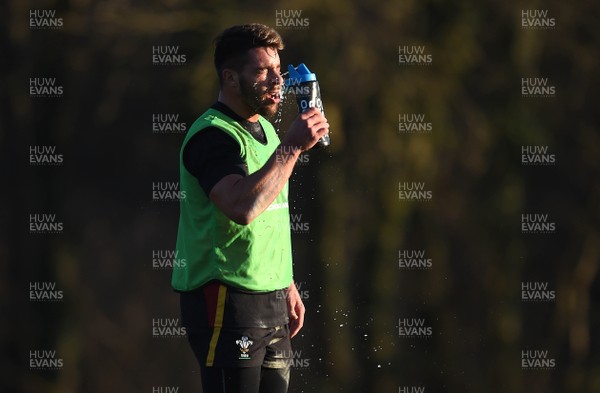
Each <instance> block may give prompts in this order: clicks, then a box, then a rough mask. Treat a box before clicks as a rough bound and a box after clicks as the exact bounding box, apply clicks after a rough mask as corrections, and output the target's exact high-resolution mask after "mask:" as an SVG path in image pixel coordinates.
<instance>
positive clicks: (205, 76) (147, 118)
mask: <svg viewBox="0 0 600 393" xmlns="http://www.w3.org/2000/svg"><path fill="white" fill-rule="evenodd" d="M0 9H1V12H0V18H2V24H1V27H0V29H1V31H2V35H1V37H2V38H1V39H2V49H3V50H2V57H3V61H2V64H1V65H0V66H1V67H2V89H1V91H0V97H1V99H2V108H1V109H0V116H1V117H0V121H1V127H2V133H1V134H0V138H1V139H0V141H1V143H0V146H1V148H2V158H3V160H4V163H3V165H2V168H1V169H0V171H1V172H2V178H3V179H5V180H3V185H4V187H5V191H4V192H3V203H2V205H1V211H2V227H1V231H2V240H1V241H0V257H1V258H2V262H3V263H2V265H1V269H2V270H1V272H2V274H1V275H0V280H1V281H0V282H1V285H0V294H1V295H2V311H3V315H4V322H3V323H2V328H1V330H0V336H1V339H2V341H1V342H2V353H3V356H2V370H3V372H2V374H3V377H2V379H3V381H2V391H3V392H36V393H40V392H89V393H93V392H108V391H110V392H150V391H152V388H153V387H156V386H178V387H181V389H180V390H179V391H180V392H192V391H200V383H199V374H198V370H197V367H196V362H195V359H194V358H193V356H192V353H191V351H190V350H189V349H188V346H187V342H186V340H185V339H168V338H154V337H152V334H151V326H152V320H153V319H156V318H177V317H178V316H179V308H178V298H177V296H176V294H175V293H173V292H172V291H171V290H170V285H169V280H170V272H169V271H156V270H154V269H152V267H151V261H152V251H153V250H156V249H169V248H171V249H172V248H173V246H174V241H175V236H176V226H177V219H178V208H177V205H176V204H175V203H171V204H169V203H157V202H153V201H152V197H151V191H152V183H153V182H159V181H177V179H178V162H177V158H178V151H179V147H180V143H181V141H182V139H183V134H171V135H161V134H153V133H152V130H151V128H152V115H153V114H156V113H177V114H179V115H180V118H181V119H183V121H185V122H186V123H187V124H188V125H189V124H191V123H192V122H193V120H194V119H195V118H196V117H197V116H198V115H199V114H200V113H202V112H203V111H204V110H205V108H206V107H207V106H209V105H210V104H211V103H213V102H214V101H215V99H216V94H217V90H218V86H217V78H216V76H215V73H214V71H213V66H212V48H213V47H212V39H213V38H214V36H215V35H216V34H218V33H219V32H220V31H222V30H223V29H224V28H225V27H228V26H230V25H233V24H238V23H247V22H250V21H258V22H262V23H265V24H268V25H271V26H274V27H275V25H276V11H277V10H300V11H301V12H302V17H305V18H309V23H310V24H309V26H308V27H307V28H304V29H291V28H281V29H280V33H281V34H282V36H283V37H284V39H285V41H286V44H287V48H286V50H285V51H284V52H283V53H282V64H283V65H287V64H290V63H293V64H297V63H299V62H306V64H307V65H308V66H309V67H310V68H311V69H312V70H314V71H315V72H316V73H317V75H318V78H319V81H320V84H321V90H322V94H323V99H324V106H325V111H326V114H327V117H328V119H329V120H330V123H331V129H332V133H331V138H332V146H331V148H330V149H329V150H327V151H315V152H310V153H309V156H310V163H309V164H308V165H305V166H302V167H298V169H297V170H296V175H295V177H294V179H293V181H292V193H293V194H292V195H293V196H292V198H293V200H294V208H293V213H294V214H302V217H303V219H304V220H307V221H308V222H309V223H310V231H309V233H308V234H296V235H294V249H295V251H294V252H295V258H296V280H297V281H299V282H301V283H302V285H303V288H302V289H303V290H306V291H308V292H307V293H309V298H308V299H306V305H307V309H308V311H307V320H306V326H305V328H304V331H303V334H302V336H301V337H299V338H297V339H295V340H294V343H295V348H296V349H297V350H301V351H302V357H304V358H305V359H308V360H309V363H310V367H309V368H307V369H298V370H296V371H295V372H294V375H293V377H292V378H293V382H292V388H291V389H290V391H291V392H300V391H314V392H332V391H347V392H396V391H398V387H399V386H425V387H426V388H427V391H434V392H442V391H443V392H507V391H510V392H544V393H548V392H557V393H558V392H567V393H571V392H597V391H600V365H599V357H598V356H599V355H598V353H599V349H600V347H599V344H598V343H599V339H600V337H599V336H598V331H599V328H600V326H599V325H600V321H599V318H598V314H597V310H598V302H599V293H600V288H599V286H598V280H597V270H598V263H599V258H600V234H599V229H600V225H599V218H600V215H599V213H600V212H599V206H600V195H599V193H600V188H599V182H598V180H599V179H600V177H599V173H600V160H599V159H598V157H600V134H599V133H598V111H597V105H598V102H600V97H599V90H600V80H599V78H600V77H599V74H598V59H599V58H598V53H599V49H600V48H599V47H600V36H599V34H598V29H597V24H598V17H599V15H600V4H599V3H597V2H585V1H584V2H577V3H568V2H559V1H556V0H551V1H548V2H535V1H533V2H527V3H519V2H476V1H469V0H461V1H458V2H442V1H438V0H430V1H423V2H417V1H402V2H388V3H383V4H377V5H374V4H372V3H371V2H368V1H362V0H361V1H357V2H352V3H345V2H340V1H334V0H323V1H318V2H317V1H312V0H310V1H309V0H301V1H296V2H288V1H277V2H267V1H253V2H245V3H240V2H232V1H220V2H217V1H203V2H194V1H191V0H169V1H151V2H147V1H131V0H129V1H117V0H106V1H102V2H91V1H87V0H77V1H58V0H45V1H40V2H31V1H29V2H26V1H17V0H9V1H6V2H4V3H3V4H2V5H1V6H0ZM31 9H55V10H56V12H57V14H58V16H61V17H63V18H64V27H63V28H62V29H59V30H31V29H30V28H29V24H28V23H29V20H28V17H29V11H30V10H31ZM527 9H543V10H548V12H549V14H550V16H551V17H554V18H556V21H557V25H556V28H555V29H549V30H529V29H523V28H522V27H521V11H522V10H527ZM156 45H176V46H178V47H179V50H180V51H181V52H182V53H185V54H186V56H187V60H186V64H185V65H183V66H157V65H153V64H152V47H153V46H156ZM401 45H424V46H425V50H426V53H429V54H431V55H432V57H433V62H432V64H431V65H428V66H403V65H399V64H398V47H399V46H401ZM32 77H55V78H57V80H58V81H59V83H60V84H61V85H62V86H64V90H65V93H64V97H63V98H60V99H52V98H48V99H43V98H41V99H39V98H38V99H34V98H30V97H29V90H28V83H29V78H32ZM527 77H547V78H549V80H550V81H551V83H552V84H553V85H554V86H556V90H557V93H556V97H554V98H523V97H522V96H521V78H527ZM401 113H419V114H425V115H426V118H427V120H428V121H430V122H431V123H432V125H433V131H432V133H431V134H424V135H417V134H413V135H407V134H400V133H399V132H398V116H399V114H401ZM287 117H288V118H289V113H288V116H287ZM287 120H289V119H286V120H284V121H282V122H281V124H282V127H281V128H282V132H283V131H284V129H285V124H286V121H287ZM32 145H54V146H56V147H57V149H58V150H59V151H60V152H62V153H63V154H64V160H65V162H64V165H62V166H60V167H35V166H30V165H29V164H28V160H27V157H28V151H29V150H28V149H29V146H32ZM523 145H547V146H549V148H550V150H551V152H553V153H555V154H556V157H557V164H556V165H554V166H548V167H527V166H523V165H522V164H521V158H520V154H521V146H523ZM404 181H408V182H425V185H426V189H428V190H431V191H432V193H433V198H432V200H431V201H430V202H403V201H399V199H398V183H399V182H404ZM33 213H53V214H56V215H57V216H58V217H59V218H60V219H61V220H62V221H63V222H64V226H65V230H64V232H63V233H62V234H55V235H51V234H49V235H35V234H30V233H29V230H28V227H27V223H28V217H29V214H33ZM523 213H544V214H549V216H550V217H551V220H553V221H555V222H556V223H557V228H558V229H557V231H556V233H555V234H550V235H527V234H522V233H521V228H520V223H521V214H523ZM401 249H402V250H415V249H419V250H426V255H427V256H428V257H429V258H431V259H432V261H433V262H432V263H433V266H432V268H431V269H430V270H425V271H407V270H400V269H399V267H398V252H399V250H401ZM34 281H50V282H53V281H55V282H56V283H57V286H58V287H59V288H61V289H62V290H64V293H65V299H64V300H63V301H62V302H58V303H39V304H38V303H33V302H30V301H29V300H28V295H27V294H28V288H29V283H30V282H34ZM525 281H541V282H548V283H549V285H550V287H551V288H553V289H555V290H556V294H557V296H556V300H555V301H554V302H551V303H548V304H543V303H531V304H530V303H527V302H523V301H522V300H521V292H520V290H521V283H522V282H525ZM399 318H424V319H425V321H426V323H427V324H428V325H429V326H431V327H432V330H433V335H432V337H430V338H426V339H410V338H401V337H399V335H398V323H399ZM36 349H55V350H57V353H58V354H59V356H60V357H61V358H63V359H64V367H63V369H62V370H58V371H31V370H30V369H29V365H28V361H29V351H30V350H36ZM528 349H533V350H535V349H539V350H548V351H549V353H550V354H551V357H553V358H555V359H556V363H557V366H556V369H554V370H548V371H527V370H522V369H521V351H522V350H528Z"/></svg>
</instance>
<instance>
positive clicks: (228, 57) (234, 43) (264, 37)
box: [215, 23, 284, 82]
mask: <svg viewBox="0 0 600 393" xmlns="http://www.w3.org/2000/svg"><path fill="white" fill-rule="evenodd" d="M260 47H271V48H275V49H278V50H282V49H283V48H284V44H283V40H282V39H281V36H280V35H279V33H278V32H277V31H275V29H272V28H270V27H269V26H265V25H262V24H260V23H251V24H248V25H239V26H232V27H230V28H228V29H226V30H225V31H223V32H222V33H221V34H220V35H219V36H218V37H217V38H215V68H216V69H217V74H219V81H221V82H222V78H223V76H222V71H223V70H224V69H225V68H231V69H234V70H236V71H239V70H240V69H241V68H242V67H243V65H244V61H245V57H246V53H247V52H248V50H250V49H252V48H260Z"/></svg>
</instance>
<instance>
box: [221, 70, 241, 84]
mask: <svg viewBox="0 0 600 393" xmlns="http://www.w3.org/2000/svg"><path fill="white" fill-rule="evenodd" d="M222 76H223V83H224V84H225V86H228V87H232V88H236V87H238V86H239V85H240V79H239V75H238V73H237V71H234V70H232V69H230V68H225V69H224V70H223V73H222Z"/></svg>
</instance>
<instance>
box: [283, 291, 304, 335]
mask: <svg viewBox="0 0 600 393" xmlns="http://www.w3.org/2000/svg"><path fill="white" fill-rule="evenodd" d="M287 303H288V315H289V317H290V338H293V337H294V336H295V335H296V334H297V333H298V332H299V331H300V329H302V326H303V325H304V312H305V309H304V303H302V299H301V298H300V294H299V293H298V289H297V288H296V284H294V283H293V282H292V285H290V286H289V288H288V290H287Z"/></svg>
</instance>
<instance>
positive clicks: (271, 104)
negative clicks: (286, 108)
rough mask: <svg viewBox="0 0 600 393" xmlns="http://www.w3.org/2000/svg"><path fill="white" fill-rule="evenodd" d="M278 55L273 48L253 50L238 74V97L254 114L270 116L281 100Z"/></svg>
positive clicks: (281, 79) (281, 80) (281, 81)
mask: <svg viewBox="0 0 600 393" xmlns="http://www.w3.org/2000/svg"><path fill="white" fill-rule="evenodd" d="M279 71H280V62H279V54H278V53H277V49H274V48H268V47H267V48H253V49H250V50H249V51H248V54H247V62H246V64H245V65H244V68H243V69H242V71H241V72H240V73H239V82H240V95H241V98H242V100H243V101H244V103H245V104H246V105H248V106H249V107H250V109H251V110H252V111H253V112H254V113H259V114H261V115H263V116H272V115H274V114H275V112H277V107H278V105H279V102H280V100H281V97H280V94H281V86H282V83H283V78H282V77H281V74H280V73H279Z"/></svg>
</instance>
